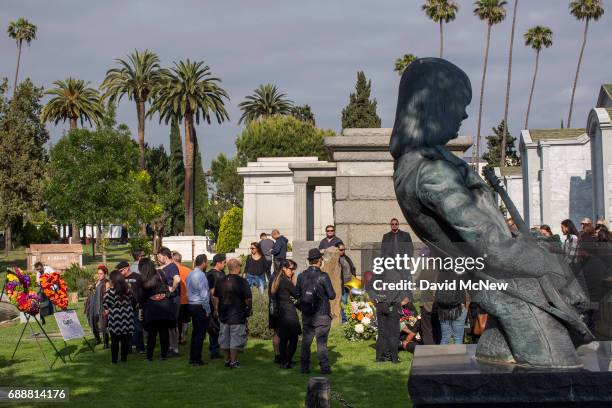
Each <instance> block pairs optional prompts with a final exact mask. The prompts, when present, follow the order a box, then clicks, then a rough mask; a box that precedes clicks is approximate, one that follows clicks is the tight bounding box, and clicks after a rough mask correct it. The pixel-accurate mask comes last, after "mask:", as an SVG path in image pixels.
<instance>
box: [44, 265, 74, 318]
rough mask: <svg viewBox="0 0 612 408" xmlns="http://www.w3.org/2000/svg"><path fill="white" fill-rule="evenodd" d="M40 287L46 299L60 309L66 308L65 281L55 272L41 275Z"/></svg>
mask: <svg viewBox="0 0 612 408" xmlns="http://www.w3.org/2000/svg"><path fill="white" fill-rule="evenodd" d="M40 287H41V288H42V290H43V293H44V294H45V296H46V297H48V298H49V300H50V301H51V302H53V304H54V305H55V306H57V307H59V308H60V309H66V308H67V307H68V295H67V293H66V292H67V287H66V281H65V280H64V278H62V277H61V276H60V274H59V273H57V272H52V273H43V274H42V275H41V276H40Z"/></svg>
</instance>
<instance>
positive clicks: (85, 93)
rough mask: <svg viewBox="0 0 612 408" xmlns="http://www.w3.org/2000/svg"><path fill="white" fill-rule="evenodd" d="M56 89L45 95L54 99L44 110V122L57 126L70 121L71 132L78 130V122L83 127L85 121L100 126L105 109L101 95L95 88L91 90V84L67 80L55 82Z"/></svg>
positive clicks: (80, 80)
mask: <svg viewBox="0 0 612 408" xmlns="http://www.w3.org/2000/svg"><path fill="white" fill-rule="evenodd" d="M53 84H54V85H55V86H56V88H53V89H49V90H48V91H46V92H45V93H46V94H47V95H52V96H53V97H52V98H51V100H49V102H48V103H47V105H46V106H45V107H44V108H43V110H42V117H41V119H42V120H43V121H44V122H54V123H55V124H56V125H57V124H58V123H59V122H60V121H62V122H65V121H66V120H69V121H70V130H74V129H76V128H77V121H78V120H80V121H81V126H83V123H84V122H85V121H87V122H89V124H90V125H91V124H92V122H93V123H95V124H96V125H97V124H100V122H101V120H102V118H103V116H104V107H103V106H102V103H101V101H100V95H99V93H98V91H97V90H96V89H94V88H89V87H88V86H87V85H89V82H85V81H83V80H82V79H75V78H66V80H64V81H55V82H53Z"/></svg>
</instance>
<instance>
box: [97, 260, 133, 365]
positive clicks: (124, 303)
mask: <svg viewBox="0 0 612 408" xmlns="http://www.w3.org/2000/svg"><path fill="white" fill-rule="evenodd" d="M110 283H111V287H110V288H109V289H108V291H107V292H106V295H105V296H104V302H103V306H104V313H106V316H107V318H108V326H107V327H108V332H109V333H110V337H111V361H112V363H113V364H117V358H118V355H119V347H121V361H122V362H126V361H127V355H128V351H129V347H130V337H131V336H132V334H133V333H134V304H135V301H136V300H135V299H134V296H133V294H132V291H131V290H130V286H129V285H128V283H127V282H126V281H125V278H124V277H123V275H122V274H121V271H117V270H115V271H112V272H111V274H110Z"/></svg>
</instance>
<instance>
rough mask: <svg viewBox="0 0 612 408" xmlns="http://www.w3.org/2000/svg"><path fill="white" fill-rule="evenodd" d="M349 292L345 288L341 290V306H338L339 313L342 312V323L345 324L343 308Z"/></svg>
mask: <svg viewBox="0 0 612 408" xmlns="http://www.w3.org/2000/svg"><path fill="white" fill-rule="evenodd" d="M348 297H349V292H348V290H347V289H346V288H342V301H341V302H342V304H341V306H340V311H341V312H342V313H341V314H342V323H345V322H346V320H347V319H346V313H344V306H345V305H346V303H347V302H348Z"/></svg>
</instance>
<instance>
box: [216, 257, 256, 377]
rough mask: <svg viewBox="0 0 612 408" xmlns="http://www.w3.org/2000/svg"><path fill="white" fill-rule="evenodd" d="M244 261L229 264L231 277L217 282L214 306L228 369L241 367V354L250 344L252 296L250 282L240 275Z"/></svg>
mask: <svg viewBox="0 0 612 408" xmlns="http://www.w3.org/2000/svg"><path fill="white" fill-rule="evenodd" d="M240 266H241V265H240V261H239V260H238V259H235V258H232V259H230V260H229V261H227V269H228V272H229V274H228V275H227V276H225V277H223V278H222V279H220V280H218V281H217V282H216V283H215V290H214V291H213V306H214V309H215V312H214V313H215V315H217V316H218V317H219V322H220V323H221V324H220V326H221V327H220V330H219V345H220V346H221V349H223V352H224V353H225V366H226V367H230V368H238V367H240V361H239V360H238V353H240V352H241V351H242V350H243V349H244V346H245V345H246V342H247V328H246V323H247V317H248V316H250V313H251V305H252V295H251V288H250V287H249V284H248V283H247V281H246V280H245V279H244V278H242V277H241V276H240Z"/></svg>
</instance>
